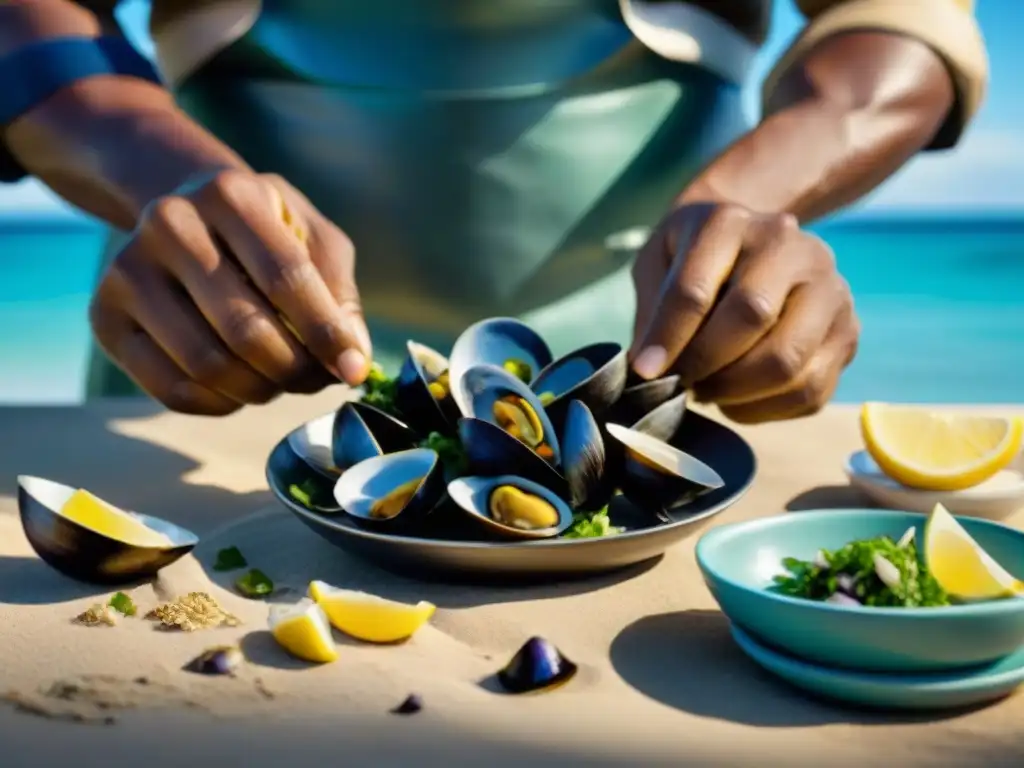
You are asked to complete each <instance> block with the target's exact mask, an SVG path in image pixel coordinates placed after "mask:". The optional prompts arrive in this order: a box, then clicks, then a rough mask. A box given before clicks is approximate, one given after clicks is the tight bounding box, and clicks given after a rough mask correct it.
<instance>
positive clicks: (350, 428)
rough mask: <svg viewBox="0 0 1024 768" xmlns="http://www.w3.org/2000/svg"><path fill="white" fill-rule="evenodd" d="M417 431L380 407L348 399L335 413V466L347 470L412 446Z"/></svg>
mask: <svg viewBox="0 0 1024 768" xmlns="http://www.w3.org/2000/svg"><path fill="white" fill-rule="evenodd" d="M415 443H416V433H415V432H413V431H412V429H410V428H409V427H408V426H406V425H405V424H403V423H402V422H401V421H399V420H398V419H396V418H394V417H393V416H390V415H389V414H387V413H385V412H384V411H382V410H380V409H379V408H374V407H373V406H372V405H366V404H365V403H360V402H357V401H352V402H349V403H345V404H344V405H342V406H341V408H340V409H338V413H337V415H336V416H335V417H334V428H333V437H332V453H333V460H334V466H335V467H337V468H338V469H339V470H341V471H344V470H346V469H348V468H349V467H352V466H355V465H356V464H358V463H360V462H361V461H366V460H367V459H372V458H373V457H374V456H381V455H383V454H385V453H394V452H396V451H404V450H406V449H408V448H412V447H413V445H415Z"/></svg>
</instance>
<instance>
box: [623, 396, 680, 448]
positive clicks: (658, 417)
mask: <svg viewBox="0 0 1024 768" xmlns="http://www.w3.org/2000/svg"><path fill="white" fill-rule="evenodd" d="M686 401H687V393H686V392H680V393H679V394H678V395H676V396H675V397H673V398H671V399H670V400H666V401H665V402H663V403H662V404H661V405H659V406H658V407H656V408H655V409H654V410H652V411H650V412H649V413H647V415H646V416H644V417H642V418H641V419H638V420H637V421H636V422H635V423H633V424H631V425H630V424H627V425H625V426H628V427H629V428H630V429H633V430H635V431H637V432H643V433H644V434H645V435H650V436H651V437H653V438H655V439H657V440H661V441H662V442H665V443H667V442H669V441H670V440H671V439H672V438H673V437H675V436H676V433H677V432H679V427H680V426H681V425H682V423H683V415H684V414H685V413H686Z"/></svg>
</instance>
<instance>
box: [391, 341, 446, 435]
mask: <svg viewBox="0 0 1024 768" xmlns="http://www.w3.org/2000/svg"><path fill="white" fill-rule="evenodd" d="M406 346H407V348H408V354H407V355H406V357H405V361H404V362H403V363H402V368H401V370H400V371H399V373H398V388H397V394H396V398H397V401H398V409H399V410H400V411H401V412H402V416H403V418H405V419H406V421H408V423H409V424H410V425H411V426H413V427H415V428H416V429H417V430H418V431H419V432H421V433H422V434H427V433H429V432H440V433H442V434H451V433H452V432H453V431H454V429H455V421H456V420H457V419H458V417H459V407H458V405H456V403H455V398H454V397H453V396H452V395H451V394H449V395H448V396H447V397H444V398H441V399H438V398H436V397H434V394H433V393H432V392H431V391H430V389H431V384H434V383H435V382H437V380H438V378H439V377H440V376H442V375H443V374H447V372H448V359H447V358H446V357H444V355H442V354H441V353H440V352H438V351H436V350H434V349H431V348H430V347H428V346H426V345H424V344H419V343H417V342H415V341H410V342H408V343H407V345H406Z"/></svg>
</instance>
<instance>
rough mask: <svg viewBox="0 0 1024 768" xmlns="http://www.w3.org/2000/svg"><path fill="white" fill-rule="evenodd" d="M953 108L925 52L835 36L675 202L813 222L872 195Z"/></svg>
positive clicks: (949, 89)
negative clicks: (725, 205)
mask: <svg viewBox="0 0 1024 768" xmlns="http://www.w3.org/2000/svg"><path fill="white" fill-rule="evenodd" d="M954 102H955V92H954V88H953V82H952V79H951V77H950V75H949V72H948V70H947V69H946V67H945V65H944V63H943V62H942V60H941V59H940V58H939V56H938V55H936V54H935V53H934V52H933V51H932V50H931V49H930V48H928V47H927V46H925V45H924V44H922V43H920V42H918V41H916V40H912V39H909V38H907V37H903V36H898V35H893V34H887V33H882V32H855V33H847V34H843V35H837V36H836V37H834V38H831V39H828V40H826V41H825V42H824V43H822V44H821V45H819V46H818V47H817V48H816V49H814V50H812V51H811V52H810V54H809V55H808V56H807V57H806V58H805V59H804V60H803V61H802V62H800V63H799V64H797V65H796V66H794V67H792V68H791V69H790V70H789V72H788V73H787V74H786V75H785V76H784V77H783V79H782V80H781V82H780V84H779V87H778V88H777V90H776V91H775V94H774V97H773V100H772V103H770V104H768V105H767V106H766V110H765V112H766V114H765V116H764V119H763V120H762V122H761V123H760V125H758V126H757V127H756V128H755V129H754V130H752V131H751V132H750V133H748V134H746V135H745V136H744V137H742V138H741V139H739V140H738V141H737V142H736V143H734V144H733V145H732V146H730V147H729V148H728V149H727V150H725V152H723V153H722V154H721V155H720V156H719V157H717V158H716V159H715V160H714V161H713V162H712V163H710V164H709V165H708V166H707V167H706V168H705V169H704V171H703V172H702V173H700V174H699V176H698V177H697V178H696V179H695V180H694V182H693V183H692V184H691V185H690V186H689V187H688V188H687V189H686V190H685V191H684V192H683V194H682V195H681V196H680V198H679V201H678V202H680V203H687V202H697V201H705V202H708V201H710V202H732V203H738V204H740V205H743V206H745V207H747V208H750V209H752V210H755V211H761V212H766V213H768V212H772V213H779V212H784V211H785V212H789V213H792V214H794V215H795V216H797V217H798V218H799V219H800V220H801V221H809V220H812V219H815V218H817V217H819V216H823V215H825V214H827V213H830V212H832V211H834V210H837V209H838V208H841V207H843V206H845V205H847V204H849V203H851V202H853V201H855V200H857V199H858V198H860V197H861V196H863V195H864V194H866V193H867V192H870V191H871V190H872V189H874V188H875V187H877V186H878V185H879V184H880V183H882V181H884V180H885V179H886V178H888V177H889V176H890V175H891V174H892V173H893V172H895V171H896V170H898V169H899V168H900V167H901V166H902V165H903V164H904V163H906V162H907V160H909V159H910V158H911V157H913V156H914V155H915V154H916V153H917V152H919V151H920V150H921V149H923V148H924V147H925V146H927V145H928V144H929V142H930V141H931V140H932V138H933V137H934V135H935V134H936V132H937V131H938V129H939V127H940V126H941V125H942V124H943V123H944V122H945V120H946V118H947V117H948V115H949V113H950V110H951V109H952V108H953V107H954Z"/></svg>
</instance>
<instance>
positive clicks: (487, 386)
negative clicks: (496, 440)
mask: <svg viewBox="0 0 1024 768" xmlns="http://www.w3.org/2000/svg"><path fill="white" fill-rule="evenodd" d="M458 386H459V389H460V390H461V392H462V402H464V403H465V404H466V411H465V415H466V416H471V417H473V418H476V419H481V420H482V421H489V422H491V423H492V424H497V417H496V415H495V405H496V403H497V402H498V401H499V400H501V399H503V398H506V397H514V398H519V399H520V400H521V401H523V402H524V403H526V405H527V406H529V408H530V409H531V410H532V411H533V412H534V415H535V416H536V419H537V422H538V424H539V425H540V431H541V432H542V433H543V436H542V437H543V445H544V446H546V448H547V450H548V453H549V455H548V456H545V457H544V458H546V459H548V460H549V461H550V462H551V463H552V464H553V465H555V466H558V465H559V464H560V462H561V459H562V454H561V450H560V447H559V444H558V434H557V433H556V431H555V428H554V426H553V425H552V423H551V419H550V418H549V417H548V414H547V411H546V410H545V409H544V406H543V405H542V404H541V402H540V400H538V399H537V394H536V393H535V392H534V391H533V390H532V389H530V388H529V387H528V386H527V385H526V384H524V383H523V382H522V381H520V380H519V379H517V378H516V377H515V376H513V375H512V374H510V373H509V372H508V371H506V370H504V369H502V368H498V367H497V366H494V365H475V366H473V367H471V368H469V369H468V370H467V371H466V372H465V373H464V374H463V375H462V378H461V379H460V380H459V382H458ZM499 426H500V425H499ZM524 445H525V443H524ZM528 447H530V448H533V446H528ZM535 452H536V450H535ZM538 455H539V454H538Z"/></svg>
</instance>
